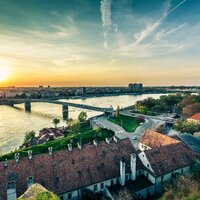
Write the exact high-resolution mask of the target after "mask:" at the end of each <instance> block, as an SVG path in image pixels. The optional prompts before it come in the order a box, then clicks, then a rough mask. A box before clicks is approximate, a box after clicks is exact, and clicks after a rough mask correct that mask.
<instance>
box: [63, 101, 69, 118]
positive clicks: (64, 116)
mask: <svg viewBox="0 0 200 200" xmlns="http://www.w3.org/2000/svg"><path fill="white" fill-rule="evenodd" d="M62 114H63V119H64V120H67V119H68V117H69V107H68V105H66V104H63V105H62Z"/></svg>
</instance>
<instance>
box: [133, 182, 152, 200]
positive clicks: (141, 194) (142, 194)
mask: <svg viewBox="0 0 200 200" xmlns="http://www.w3.org/2000/svg"><path fill="white" fill-rule="evenodd" d="M148 193H149V194H150V195H151V196H153V195H154V194H155V185H152V186H151V187H148V188H145V189H143V190H140V191H138V192H137V193H136V195H137V197H139V198H145V199H146V198H147V195H148Z"/></svg>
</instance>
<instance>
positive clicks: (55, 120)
mask: <svg viewBox="0 0 200 200" xmlns="http://www.w3.org/2000/svg"><path fill="white" fill-rule="evenodd" d="M59 123H60V120H59V119H58V118H54V119H53V124H54V126H55V127H56V128H57V125H58V124H59Z"/></svg>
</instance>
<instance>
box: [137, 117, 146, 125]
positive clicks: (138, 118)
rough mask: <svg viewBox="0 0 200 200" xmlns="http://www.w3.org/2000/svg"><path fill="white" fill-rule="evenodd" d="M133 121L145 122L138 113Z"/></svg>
mask: <svg viewBox="0 0 200 200" xmlns="http://www.w3.org/2000/svg"><path fill="white" fill-rule="evenodd" d="M135 121H136V122H137V123H138V124H140V123H144V122H145V118H144V116H142V115H139V116H137V117H135Z"/></svg>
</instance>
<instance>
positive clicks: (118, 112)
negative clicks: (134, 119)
mask: <svg viewBox="0 0 200 200" xmlns="http://www.w3.org/2000/svg"><path fill="white" fill-rule="evenodd" d="M119 117H120V107H119V106H117V110H116V118H119Z"/></svg>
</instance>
